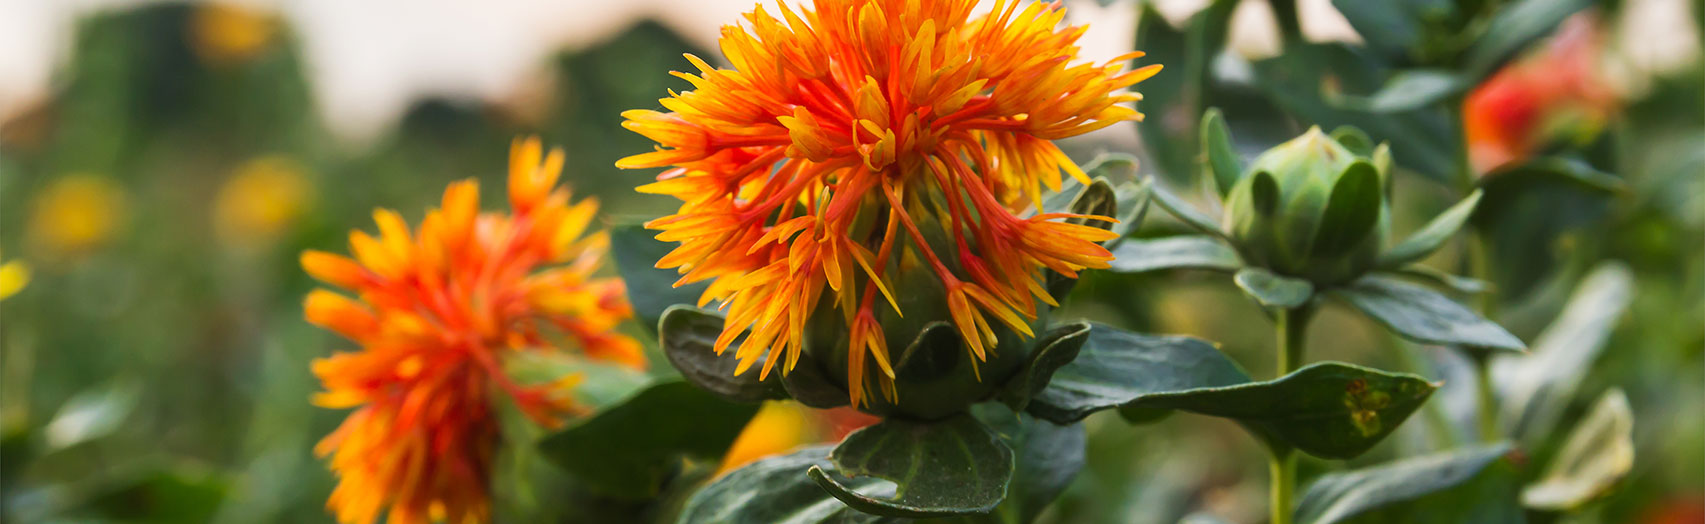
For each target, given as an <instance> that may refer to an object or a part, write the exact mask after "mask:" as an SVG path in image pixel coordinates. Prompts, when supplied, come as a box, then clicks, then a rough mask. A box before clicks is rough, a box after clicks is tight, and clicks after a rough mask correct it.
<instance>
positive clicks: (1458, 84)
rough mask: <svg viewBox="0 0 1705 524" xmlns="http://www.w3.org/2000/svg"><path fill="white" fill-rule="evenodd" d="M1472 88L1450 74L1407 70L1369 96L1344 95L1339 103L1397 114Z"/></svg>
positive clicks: (1375, 111) (1436, 70)
mask: <svg viewBox="0 0 1705 524" xmlns="http://www.w3.org/2000/svg"><path fill="white" fill-rule="evenodd" d="M1473 86H1474V84H1472V83H1470V82H1468V81H1466V80H1464V79H1463V78H1462V77H1460V76H1458V75H1457V74H1455V73H1452V72H1450V71H1443V70H1438V69H1411V70H1408V71H1400V72H1398V73H1397V74H1394V75H1392V76H1391V78H1390V79H1388V80H1386V83H1385V86H1384V87H1381V88H1380V90H1379V91H1376V92H1374V93H1373V94H1371V95H1368V96H1366V97H1351V96H1346V97H1343V99H1342V100H1340V101H1339V104H1340V105H1343V106H1345V107H1350V108H1355V109H1359V110H1362V111H1367V112H1371V113H1401V112H1404V111H1414V110H1416V109H1423V108H1426V107H1429V106H1432V105H1434V104H1438V103H1441V102H1444V101H1446V100H1447V99H1450V98H1451V97H1453V96H1456V95H1457V94H1459V93H1462V92H1463V91H1465V90H1467V89H1468V88H1470V87H1473Z"/></svg>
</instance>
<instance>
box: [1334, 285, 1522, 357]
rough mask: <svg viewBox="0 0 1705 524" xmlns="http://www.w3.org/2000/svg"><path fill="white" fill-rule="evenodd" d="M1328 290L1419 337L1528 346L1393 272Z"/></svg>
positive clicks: (1422, 339) (1406, 335)
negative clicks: (1390, 275)
mask: <svg viewBox="0 0 1705 524" xmlns="http://www.w3.org/2000/svg"><path fill="white" fill-rule="evenodd" d="M1327 294H1328V295H1331V296H1334V297H1337V298H1338V299H1339V300H1343V301H1344V302H1346V303H1349V304H1350V305H1351V306H1355V308H1356V309H1359V310H1361V311H1362V312H1363V313H1366V314H1367V315H1368V316H1369V317H1373V319H1374V320H1377V321H1379V323H1381V324H1384V325H1385V326H1386V327H1387V328H1390V329H1391V331H1392V332H1394V333H1397V334H1398V335H1399V336H1402V337H1403V338H1407V339H1410V340H1414V341H1416V342H1422V343H1427V344H1453V345H1461V346H1471V347H1483V348H1492V349H1503V350H1510V351H1518V352H1519V351H1521V350H1522V349H1523V348H1524V347H1525V346H1524V345H1523V344H1522V342H1521V339H1518V338H1516V336H1515V335H1511V334H1510V332H1509V331H1505V330H1504V328H1503V327H1501V326H1499V325H1497V324H1495V323H1493V322H1492V321H1490V320H1486V319H1485V318H1482V317H1481V316H1480V315H1477V314H1475V313H1474V312H1473V311H1472V310H1469V309H1468V308H1467V307H1465V306H1463V305H1462V304H1458V303H1456V302H1455V301H1453V300H1451V299H1449V298H1446V297H1445V296H1444V295H1440V294H1439V293H1438V292H1436V291H1433V290H1431V289H1427V288H1424V287H1421V286H1417V285H1414V284H1410V283H1408V282H1403V281H1401V280H1397V279H1394V278H1391V277H1386V276H1380V275H1370V276H1365V277H1362V278H1361V279H1358V280H1356V281H1355V282H1352V283H1351V284H1350V285H1347V286H1341V287H1337V288H1333V289H1332V290H1330V291H1328V292H1327Z"/></svg>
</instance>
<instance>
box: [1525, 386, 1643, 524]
mask: <svg viewBox="0 0 1705 524" xmlns="http://www.w3.org/2000/svg"><path fill="white" fill-rule="evenodd" d="M1633 469H1634V412H1633V410H1632V409H1630V408H1629V407H1628V396H1627V395H1625V394H1623V393H1622V390H1620V389H1611V390H1610V391H1607V392H1605V394H1604V396H1601V397H1599V399H1598V402H1597V403H1595V404H1594V405H1593V408H1592V411H1590V412H1588V413H1587V416H1586V417H1584V418H1582V419H1581V423H1580V424H1578V425H1576V426H1575V429H1574V431H1571V432H1570V433H1569V438H1568V439H1567V440H1564V441H1563V448H1562V450H1561V451H1558V452H1557V456H1556V457H1555V458H1553V459H1551V466H1550V467H1548V468H1546V471H1545V474H1544V475H1541V476H1540V478H1539V480H1538V481H1536V482H1534V483H1533V484H1530V485H1528V486H1527V488H1526V489H1524V490H1522V493H1521V501H1522V504H1524V505H1526V506H1527V507H1530V508H1534V509H1538V510H1545V511H1572V510H1575V509H1579V508H1580V507H1581V506H1584V505H1586V504H1587V503H1589V502H1592V501H1594V500H1597V499H1599V498H1600V497H1603V496H1604V495H1605V494H1607V493H1609V492H1610V490H1611V489H1612V488H1615V487H1616V484H1617V483H1618V482H1621V481H1622V479H1623V478H1624V477H1626V476H1628V472H1629V471H1631V470H1633Z"/></svg>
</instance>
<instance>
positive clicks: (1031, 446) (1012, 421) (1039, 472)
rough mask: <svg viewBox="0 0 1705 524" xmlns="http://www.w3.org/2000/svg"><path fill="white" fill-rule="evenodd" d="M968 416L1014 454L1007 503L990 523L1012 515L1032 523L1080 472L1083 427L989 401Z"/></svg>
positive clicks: (1084, 440)
mask: <svg viewBox="0 0 1705 524" xmlns="http://www.w3.org/2000/svg"><path fill="white" fill-rule="evenodd" d="M972 414H973V415H974V416H976V417H977V420H980V421H982V422H983V423H984V424H986V425H988V426H989V429H991V430H994V432H995V434H997V435H1000V438H1001V441H1002V442H1005V443H1006V445H1007V447H1009V448H1012V450H1013V452H1014V453H1016V456H1015V457H1014V462H1015V464H1016V466H1015V469H1014V472H1013V475H1012V483H1011V484H1008V485H1007V497H1006V500H1005V501H1003V502H1001V504H1000V506H998V507H997V508H996V509H995V513H994V514H993V515H991V516H990V517H991V518H990V520H995V521H997V522H1011V520H1009V519H1000V518H998V517H1001V516H1011V515H1013V514H1015V513H1016V514H1017V515H1018V518H1017V522H1033V521H1035V520H1036V516H1037V515H1039V514H1041V513H1042V510H1043V509H1045V508H1047V507H1048V504H1050V503H1052V502H1053V501H1054V499H1056V498H1059V496H1060V494H1061V493H1062V492H1064V491H1065V490H1066V486H1067V485H1069V484H1071V482H1072V479H1074V478H1076V477H1077V474H1078V471H1079V470H1082V469H1083V465H1084V459H1085V454H1086V453H1087V449H1085V448H1086V446H1087V445H1088V440H1089V438H1088V437H1089V436H1088V434H1087V432H1085V431H1084V428H1083V425H1082V424H1071V425H1060V424H1055V423H1052V422H1047V421H1044V420H1041V419H1038V418H1036V417H1034V416H1030V415H1026V414H1020V413H1014V412H1013V411H1011V410H1008V409H1006V408H1004V407H1002V406H1001V405H1000V404H994V403H983V404H978V405H976V406H973V407H972Z"/></svg>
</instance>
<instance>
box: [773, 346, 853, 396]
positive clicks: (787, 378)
mask: <svg viewBox="0 0 1705 524" xmlns="http://www.w3.org/2000/svg"><path fill="white" fill-rule="evenodd" d="M781 385H782V387H783V388H784V389H786V390H787V394H788V396H790V397H793V400H795V401H798V402H799V403H800V404H804V405H807V406H810V407H814V408H818V409H828V408H834V407H840V406H845V405H847V404H850V403H851V396H850V395H848V394H847V390H846V389H843V388H842V387H841V386H837V385H835V382H834V381H832V380H830V379H829V375H828V374H827V373H826V372H824V371H823V365H822V363H820V362H818V361H817V358H816V357H813V356H811V354H810V353H805V352H802V353H800V354H799V363H798V364H796V365H794V367H793V371H789V372H787V373H783V374H782V375H781Z"/></svg>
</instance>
